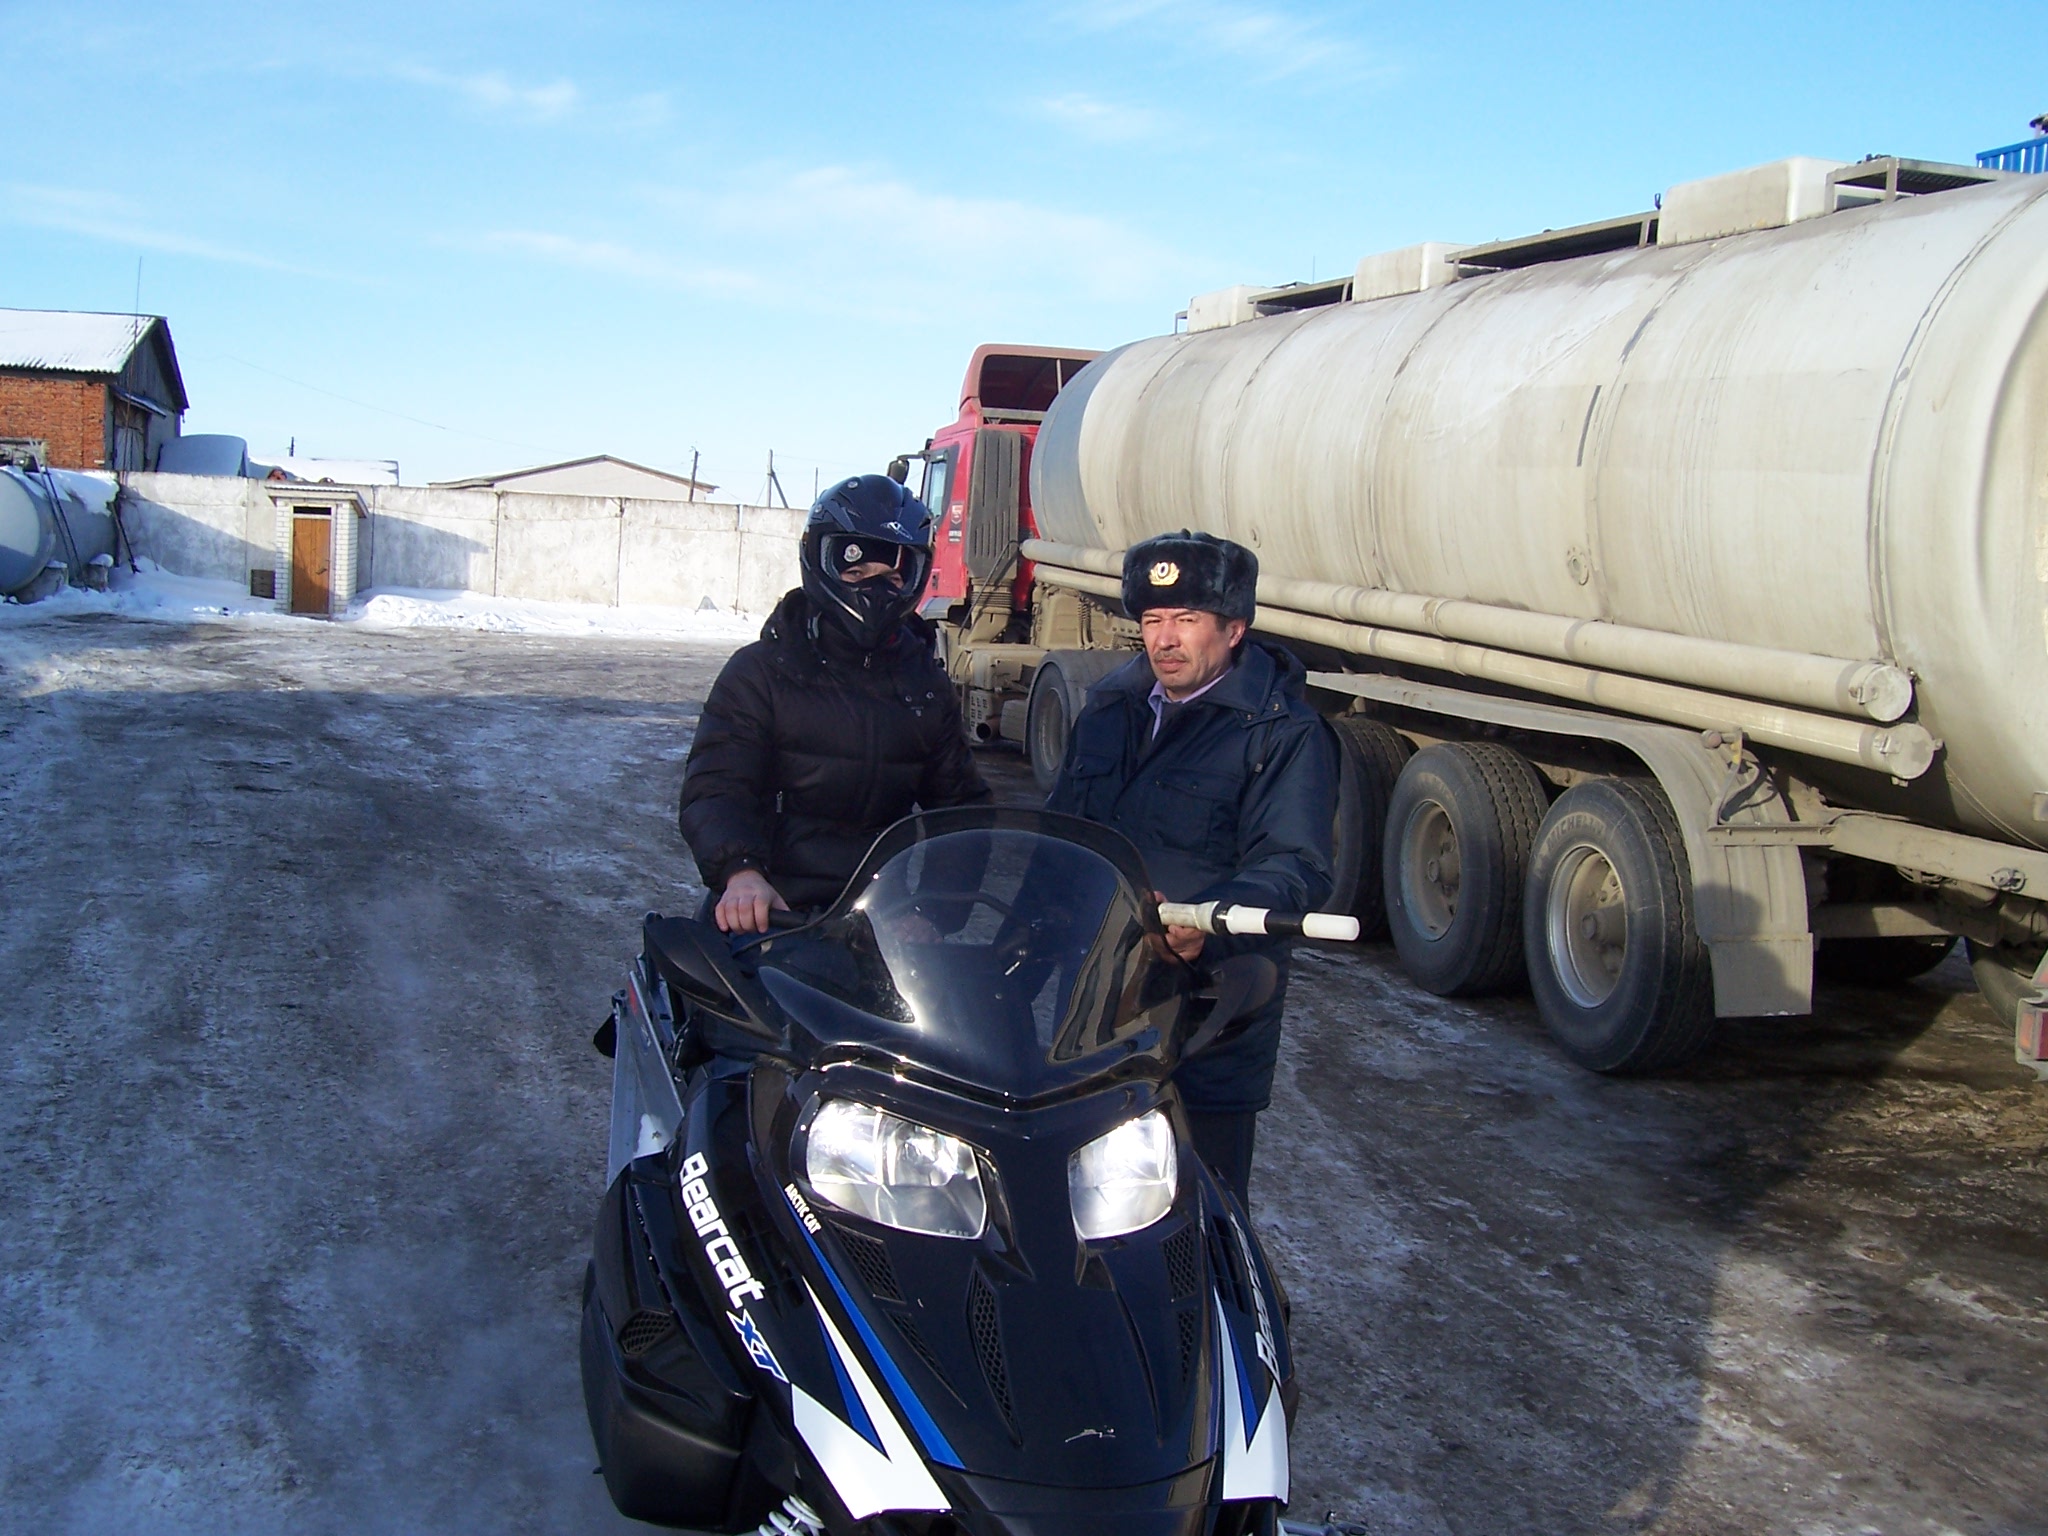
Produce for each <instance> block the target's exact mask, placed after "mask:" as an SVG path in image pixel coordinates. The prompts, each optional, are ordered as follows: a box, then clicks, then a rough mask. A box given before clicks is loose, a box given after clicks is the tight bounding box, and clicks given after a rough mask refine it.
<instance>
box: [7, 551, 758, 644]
mask: <svg viewBox="0 0 2048 1536" xmlns="http://www.w3.org/2000/svg"><path fill="white" fill-rule="evenodd" d="M139 563H140V565H141V567H142V569H141V570H140V571H136V572H131V571H126V570H122V569H119V568H116V569H115V570H114V571H113V573H112V575H111V585H110V588H109V590H107V591H105V592H89V591H86V590H84V589H82V588H79V587H67V588H65V589H64V590H63V591H61V592H58V593H56V594H55V595H53V596H50V597H46V598H44V599H43V600H42V601H41V602H37V603H17V602H13V601H11V600H9V601H6V602H0V624H29V623H34V622H36V621H38V620H41V619H52V618H62V617H65V616H68V615H72V614H80V613H116V614H121V615H124V616H126V617H128V618H135V619H155V620H159V621H164V622H169V623H192V622H197V621H208V620H220V619H234V620H240V621H246V622H249V623H255V624H266V625H269V624H284V625H298V624H309V623H323V622H333V621H331V620H316V619H308V618H306V617H304V616H303V615H292V614H285V613H279V612H278V611H277V608H276V606H275V605H274V604H273V603H272V602H271V601H270V600H269V599H267V598H261V597H251V596H249V594H248V592H247V591H246V590H244V589H243V588H242V587H241V586H240V585H238V584H237V583H235V582H232V581H208V580H206V579H204V578H202V577H197V576H177V575H173V574H172V573H171V572H169V571H166V570H164V569H162V568H161V567H159V566H158V565H157V564H156V563H155V562H154V561H151V560H148V559H144V560H142V561H140V562H139ZM341 622H344V623H348V624H359V625H362V626H363V627H365V628H368V629H461V630H487V631H491V632H493V633H498V634H525V635H565V636H574V635H603V636H613V637H624V638H637V639H647V640H751V639H753V638H754V636H755V635H756V634H758V633H759V632H760V629H761V619H760V618H759V617H758V616H756V615H752V614H744V613H729V612H726V611H725V610H723V609H714V608H706V609H696V610H692V609H687V608H660V607H653V606H648V605H641V606H629V607H622V608H610V607H605V606H603V605H601V604H597V603H544V602H538V601H535V600H533V599H530V598H516V597H489V596H486V595H484V594H483V593H479V592H452V591H449V592H444V591H423V590H420V589H417V588H410V587H386V588H372V589H371V590H370V591H367V592H361V593H358V594H357V595H356V598H355V600H354V602H352V603H351V604H350V605H349V611H348V614H347V616H346V618H345V619H343V620H342V621H341Z"/></svg>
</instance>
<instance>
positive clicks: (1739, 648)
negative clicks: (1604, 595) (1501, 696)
mask: <svg viewBox="0 0 2048 1536" xmlns="http://www.w3.org/2000/svg"><path fill="white" fill-rule="evenodd" d="M1024 554H1025V556H1026V558H1028V559H1031V560H1040V561H1045V562H1048V563H1050V564H1053V565H1060V566H1066V567H1068V568H1070V569H1074V570H1081V571H1092V572H1094V573H1096V574H1098V575H1103V576H1115V575H1118V574H1119V573H1120V572H1121V570H1122V558H1123V557H1122V555H1121V553H1120V552H1118V551H1114V550H1104V549H1087V548H1084V547H1082V546H1080V545H1077V544H1058V543H1053V542H1050V541H1048V540H1043V539H1030V540H1027V541H1026V542H1025V545H1024ZM1259 596H1260V597H1261V598H1262V599H1264V600H1265V601H1267V602H1268V603H1270V604H1272V605H1273V606H1275V607H1279V608H1290V609H1293V610H1294V611H1296V612H1298V613H1303V614H1308V615H1311V616H1315V615H1321V616H1326V617H1330V618H1338V619H1348V620H1352V621H1355V622H1357V623H1360V624H1370V625H1375V626H1378V627H1381V628H1386V629H1402V630H1409V631H1412V632H1414V633H1417V634H1425V635H1436V636H1439V637H1440V638H1443V639H1446V640H1463V641H1469V642H1471V643H1473V644H1475V645H1487V646H1494V647H1497V648H1499V649H1501V650H1509V651H1521V652H1524V653H1526V654H1528V655H1532V656H1547V657H1549V658H1550V659H1552V660H1554V661H1569V662H1576V663H1578V664H1579V665H1581V666H1586V667H1594V668H1598V669H1599V670H1601V671H1606V672H1625V673H1634V674H1635V675H1637V676H1639V677H1653V678H1660V679H1662V680H1664V681H1666V682H1674V683H1683V684H1685V685H1687V686H1689V687H1697V688H1710V689H1713V690H1714V691H1716V692H1720V693H1729V694H1734V695H1736V696H1738V697H1742V698H1752V699H1770V700H1774V701H1776V702H1777V703H1780V704H1794V705H1798V706H1799V707H1801V708H1803V709H1817V710H1825V711H1828V712H1830V713H1833V714H1841V715H1863V716H1867V717H1868V718H1870V719H1872V720H1876V721H1879V722H1882V723H1886V724H1889V723H1890V722H1891V721H1894V720H1897V719H1898V718H1899V717H1900V716H1902V715H1904V714H1905V712H1906V711H1907V709H1908V708H1910V707H1911V706H1912V703H1913V679H1912V678H1911V677H1910V676H1908V675H1907V674H1906V673H1905V672H1904V671H1902V670H1901V669H1900V668H1898V667H1893V666H1887V665H1886V664H1885V663H1883V662H1877V661H1844V660H1841V659H1839V658H1836V657H1832V656H1811V655H1807V654H1806V653H1804V652H1801V651H1781V650H1775V649H1773V648H1771V647H1768V646H1760V645H1736V644H1731V643H1729V642H1726V641H1720V640H1701V639H1697V638H1695V637H1693V636H1689V635H1673V634H1667V633H1665V632H1663V631H1661V630H1654V629H1637V628H1633V627H1631V626H1629V625H1624V624H1608V623H1605V622H1602V621H1600V620H1597V619H1568V618H1565V617H1563V616H1562V615H1559V614H1554V613H1528V612H1524V611H1522V610H1519V609H1513V608H1499V607H1495V606H1494V605H1492V604H1490V603H1475V602H1469V601H1465V600H1462V599H1458V598H1444V597H1423V596H1420V595H1418V594H1416V593H1412V592H1390V591H1386V590H1383V589H1375V588H1369V587H1353V586H1343V585H1340V584H1338V583H1336V582H1328V581H1302V580H1299V579H1296V578H1293V577H1287V576H1269V575H1264V574H1261V576H1260V577H1259Z"/></svg>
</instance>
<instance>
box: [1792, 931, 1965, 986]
mask: <svg viewBox="0 0 2048 1536" xmlns="http://www.w3.org/2000/svg"><path fill="white" fill-rule="evenodd" d="M1955 947H1956V941H1955V939H1954V938H1953V937H1949V938H1944V939H1933V938H1928V939H1822V940H1821V941H1820V943H1819V944H1818V945H1816V946H1815V948H1814V951H1813V969H1814V974H1815V975H1817V976H1820V977H1822V978H1824V979H1825V980H1828V981H1835V982H1840V983H1841V984H1842V985H1843V986H1848V987H1896V986H1898V985H1899V984H1900V983H1902V982H1908V981H1911V980H1912V979H1913V978H1914V977H1915V976H1924V975H1926V974H1927V973H1928V972H1929V971H1931V970H1933V969H1934V968H1935V967H1936V966H1937V965H1939V964H1941V962H1942V961H1944V960H1946V959H1947V958H1948V956H1949V951H1950V950H1952V949H1954V948H1955Z"/></svg>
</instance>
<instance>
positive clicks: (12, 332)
mask: <svg viewBox="0 0 2048 1536" xmlns="http://www.w3.org/2000/svg"><path fill="white" fill-rule="evenodd" d="M145 342H146V343H148V344H149V345H151V346H152V347H154V348H155V349H156V350H157V351H158V353H159V357H158V366H159V369H160V370H161V373H162V375H163V378H164V380H165V382H166V383H167V384H168V385H169V387H170V389H171V392H172V393H173V394H174V395H175V396H176V397H177V398H176V399H174V400H172V401H171V402H170V405H171V408H172V409H173V410H175V411H179V412H183V411H184V410H185V409H186V408H187V407H188V406H189V405H190V404H191V401H190V400H189V399H187V397H186V395H185V380H184V378H183V376H182V375H181V374H180V373H179V372H178V354H177V350H176V348H174V347H173V346H172V345H171V328H170V326H169V325H168V324H166V323H165V321H164V318H163V316H161V315H99V314H84V313H80V312H78V311H75V310H68V309H0V368H24V369H31V370H38V371H46V372H50V373H83V374H91V375H94V376H101V377H114V376H117V375H119V374H121V373H123V372H125V371H126V370H127V368H128V363H129V359H131V358H132V357H134V355H135V352H136V350H137V348H139V347H141V346H142V345H143V344H144V343H145Z"/></svg>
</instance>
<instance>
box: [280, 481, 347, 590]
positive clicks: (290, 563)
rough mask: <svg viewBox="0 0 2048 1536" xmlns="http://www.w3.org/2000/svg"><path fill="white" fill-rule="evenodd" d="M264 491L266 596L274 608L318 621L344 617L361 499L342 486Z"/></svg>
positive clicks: (284, 485)
mask: <svg viewBox="0 0 2048 1536" xmlns="http://www.w3.org/2000/svg"><path fill="white" fill-rule="evenodd" d="M266 489H267V490H268V491H269V493H270V501H271V506H272V507H273V508H274V509H275V512H276V519H277V522H276V527H277V532H276V536H275V539H274V540H273V542H272V544H271V551H272V557H273V559H274V561H275V565H274V567H273V569H274V571H275V575H274V577H273V578H272V586H271V596H272V597H273V598H274V599H275V600H276V602H277V606H278V607H279V608H280V609H282V610H283V611H284V612H286V613H301V614H312V615H316V616H318V617H320V618H332V617H334V616H335V615H338V614H344V613H347V612H348V605H349V600H350V599H351V598H353V597H354V596H355V595H356V574H357V558H356V557H357V551H358V549H359V548H360V545H361V541H360V537H359V531H358V525H359V523H360V522H361V520H362V518H363V516H364V512H363V502H362V497H361V495H360V494H359V493H358V492H357V491H355V490H353V489H350V488H347V487H342V486H332V485H319V486H314V485H299V484H295V483H291V482H285V483H282V484H274V485H270V486H267V487H266Z"/></svg>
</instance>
